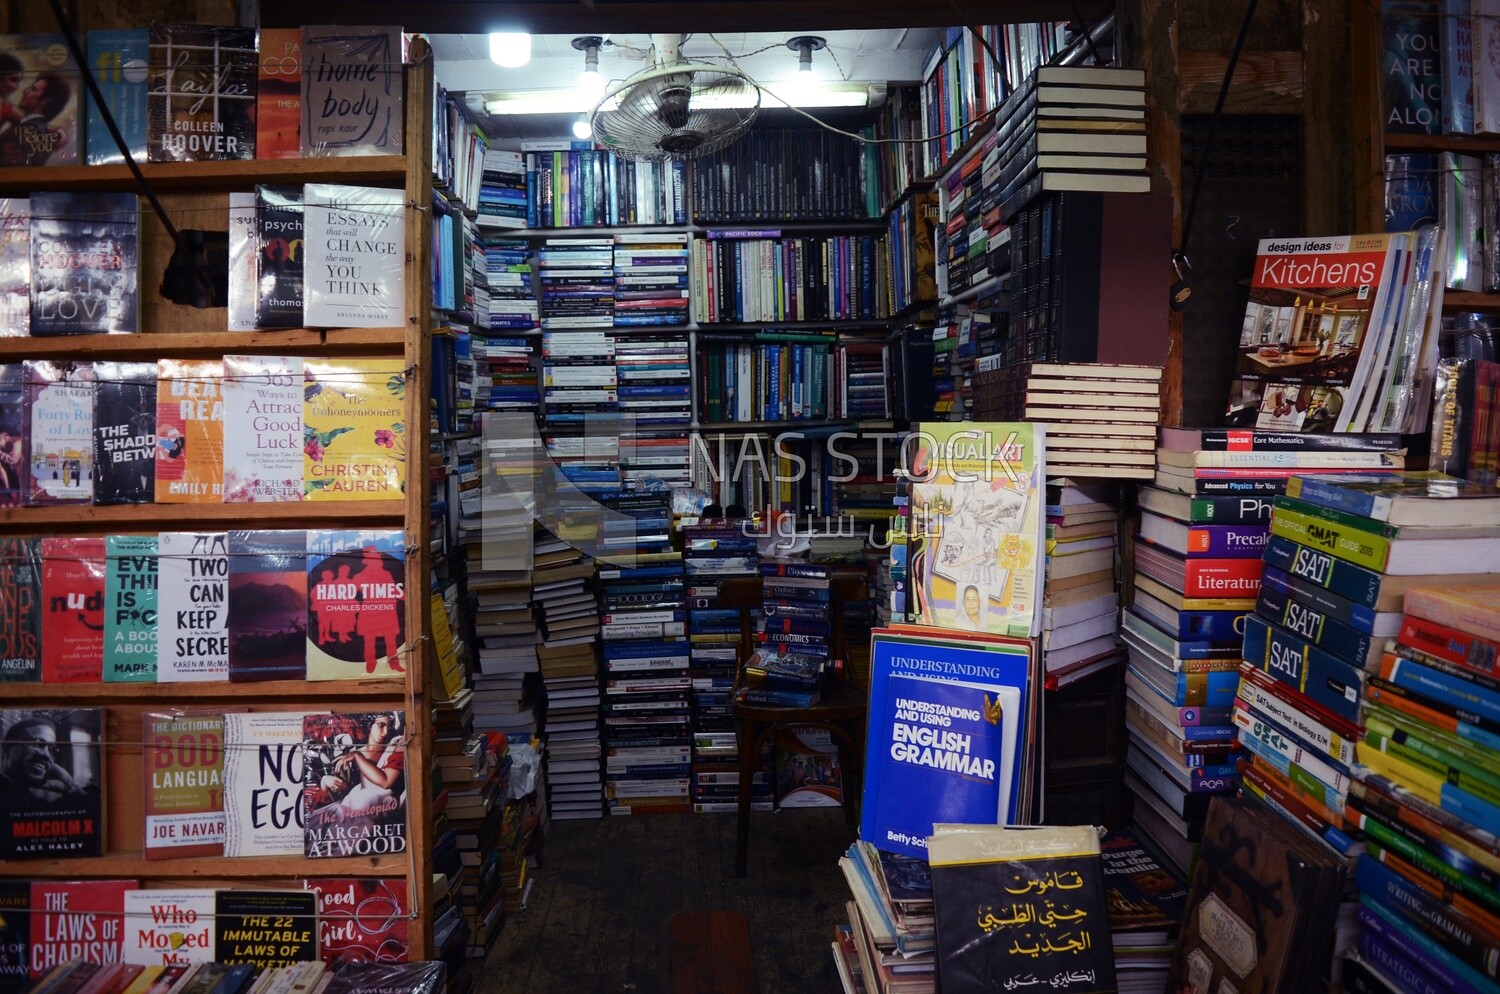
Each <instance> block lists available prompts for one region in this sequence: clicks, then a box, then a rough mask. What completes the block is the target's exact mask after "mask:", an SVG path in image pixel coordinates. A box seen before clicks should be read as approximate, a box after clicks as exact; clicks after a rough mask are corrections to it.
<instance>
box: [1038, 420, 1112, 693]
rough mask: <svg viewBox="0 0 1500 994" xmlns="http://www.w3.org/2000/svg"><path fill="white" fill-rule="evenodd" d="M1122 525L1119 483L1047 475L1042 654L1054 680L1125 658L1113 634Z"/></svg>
mask: <svg viewBox="0 0 1500 994" xmlns="http://www.w3.org/2000/svg"><path fill="white" fill-rule="evenodd" d="M1048 430H1049V432H1050V430H1051V426H1050V425H1049V426H1048ZM1051 437H1052V436H1051V435H1050V434H1049V435H1048V436H1047V438H1048V441H1049V442H1050V441H1051ZM1119 530H1120V493H1119V488H1118V487H1116V486H1110V485H1108V484H1100V483H1082V484H1080V483H1075V482H1073V481H1072V480H1052V481H1049V482H1048V484H1047V570H1046V580H1045V583H1044V587H1043V590H1044V594H1043V600H1042V659H1043V671H1044V672H1045V673H1046V674H1047V678H1048V681H1049V683H1051V684H1054V685H1056V686H1059V687H1063V686H1067V685H1068V684H1070V683H1074V682H1076V681H1078V680H1081V679H1083V678H1084V677H1086V676H1089V675H1091V674H1093V673H1098V672H1099V671H1100V670H1104V669H1108V668H1109V667H1111V666H1114V665H1116V664H1118V663H1120V662H1123V661H1124V659H1125V653H1124V650H1123V649H1122V648H1121V647H1120V644H1119V641H1118V639H1117V638H1116V637H1115V633H1116V631H1117V629H1118V628H1119V616H1120V596H1119V594H1118V592H1117V586H1116V582H1115V564H1116V555H1117V552H1118V547H1119V540H1118V533H1119Z"/></svg>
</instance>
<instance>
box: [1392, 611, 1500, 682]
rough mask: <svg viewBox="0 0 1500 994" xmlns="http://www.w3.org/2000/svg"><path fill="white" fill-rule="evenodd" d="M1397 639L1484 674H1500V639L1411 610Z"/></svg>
mask: <svg viewBox="0 0 1500 994" xmlns="http://www.w3.org/2000/svg"><path fill="white" fill-rule="evenodd" d="M1396 641H1397V642H1398V643H1400V644H1401V645H1405V646H1410V647H1411V648H1413V649H1417V650H1419V651H1421V652H1425V653H1427V654H1428V655H1430V656H1436V657H1437V658H1438V659H1442V660H1445V661H1446V662H1449V663H1452V664H1453V665H1455V666H1462V667H1464V668H1465V669H1469V670H1473V671H1474V672H1475V673H1479V674H1481V675H1482V676H1488V677H1496V676H1500V669H1497V665H1496V660H1497V658H1500V643H1496V642H1493V641H1490V640H1489V639H1482V638H1479V637H1478V636H1474V635H1470V634H1468V633H1467V632H1461V631H1459V630H1458V629H1456V628H1449V627H1447V626H1446V625H1439V624H1438V623H1437V622H1434V621H1428V620H1426V619H1425V618H1418V617H1414V616H1413V615H1410V614H1408V615H1406V616H1405V617H1404V618H1403V619H1402V622H1401V631H1400V632H1399V633H1398V634H1397V635H1396Z"/></svg>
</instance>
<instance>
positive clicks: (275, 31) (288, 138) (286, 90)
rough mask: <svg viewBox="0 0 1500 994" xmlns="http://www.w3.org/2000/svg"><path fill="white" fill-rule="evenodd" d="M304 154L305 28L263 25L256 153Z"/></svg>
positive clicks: (279, 156) (268, 155)
mask: <svg viewBox="0 0 1500 994" xmlns="http://www.w3.org/2000/svg"><path fill="white" fill-rule="evenodd" d="M301 156H302V29H301V28H261V29H260V78H259V80H258V81H257V88H256V91H255V157H256V158H257V159H297V158H300V157H301Z"/></svg>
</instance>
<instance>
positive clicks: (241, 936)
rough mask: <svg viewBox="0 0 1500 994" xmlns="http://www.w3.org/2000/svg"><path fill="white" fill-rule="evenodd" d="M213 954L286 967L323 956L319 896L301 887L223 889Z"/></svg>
mask: <svg viewBox="0 0 1500 994" xmlns="http://www.w3.org/2000/svg"><path fill="white" fill-rule="evenodd" d="M214 933H215V935H214V959H215V960H216V961H218V962H220V963H223V964H225V965H226V966H232V965H234V964H236V963H249V964H251V965H253V966H258V967H272V966H286V965H287V964H288V963H304V962H309V961H311V960H315V959H317V958H318V898H317V895H315V894H310V893H308V892H307V891H302V890H221V891H219V892H218V894H217V895H216V899H215V903H214Z"/></svg>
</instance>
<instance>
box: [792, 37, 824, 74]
mask: <svg viewBox="0 0 1500 994" xmlns="http://www.w3.org/2000/svg"><path fill="white" fill-rule="evenodd" d="M786 47H787V48H790V49H791V50H792V51H794V52H796V53H797V71H798V72H812V53H814V52H819V51H822V50H823V49H825V48H827V47H828V42H827V41H826V40H825V39H823V38H820V37H818V36H817V35H798V36H797V37H795V38H793V39H792V40H790V41H788V42H787V43H786Z"/></svg>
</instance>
